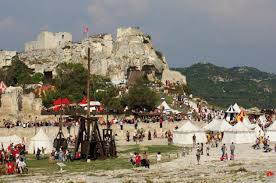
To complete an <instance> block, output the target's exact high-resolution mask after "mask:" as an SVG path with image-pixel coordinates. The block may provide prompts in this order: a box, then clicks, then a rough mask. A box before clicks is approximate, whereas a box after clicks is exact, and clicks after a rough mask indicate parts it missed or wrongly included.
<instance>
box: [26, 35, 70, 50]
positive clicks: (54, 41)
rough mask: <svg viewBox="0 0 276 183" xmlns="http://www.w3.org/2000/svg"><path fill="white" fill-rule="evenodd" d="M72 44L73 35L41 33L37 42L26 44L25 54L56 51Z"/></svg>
mask: <svg viewBox="0 0 276 183" xmlns="http://www.w3.org/2000/svg"><path fill="white" fill-rule="evenodd" d="M69 42H72V34H71V33H69V32H47V31H43V32H41V33H40V34H39V35H38V36H37V39H36V40H35V41H31V42H28V43H25V52H30V51H35V50H47V49H55V48H58V47H61V46H64V45H65V44H67V43H69Z"/></svg>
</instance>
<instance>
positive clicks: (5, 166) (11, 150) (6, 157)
mask: <svg viewBox="0 0 276 183" xmlns="http://www.w3.org/2000/svg"><path fill="white" fill-rule="evenodd" d="M25 152H26V151H25V145H24V144H16V145H14V144H13V143H11V144H10V145H9V146H8V147H7V149H4V147H3V144H2V148H1V150H0V169H1V171H0V174H7V175H10V174H14V173H19V174H22V173H27V172H28V169H27V164H26V156H25Z"/></svg>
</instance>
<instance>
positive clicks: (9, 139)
mask: <svg viewBox="0 0 276 183" xmlns="http://www.w3.org/2000/svg"><path fill="white" fill-rule="evenodd" d="M11 143H13V144H14V145H16V144H20V143H22V139H21V138H20V137H18V136H17V135H12V136H3V137H0V144H3V147H4V148H5V149H6V148H7V147H8V146H9V145H10V144H11Z"/></svg>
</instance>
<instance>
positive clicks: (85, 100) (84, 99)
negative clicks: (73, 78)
mask: <svg viewBox="0 0 276 183" xmlns="http://www.w3.org/2000/svg"><path fill="white" fill-rule="evenodd" d="M79 104H87V99H86V98H85V97H84V98H83V99H82V101H81V102H80V103H79Z"/></svg>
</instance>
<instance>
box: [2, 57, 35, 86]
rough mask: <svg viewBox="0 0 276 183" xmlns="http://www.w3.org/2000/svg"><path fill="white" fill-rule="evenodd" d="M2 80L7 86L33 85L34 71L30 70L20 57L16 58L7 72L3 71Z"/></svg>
mask: <svg viewBox="0 0 276 183" xmlns="http://www.w3.org/2000/svg"><path fill="white" fill-rule="evenodd" d="M0 72H1V77H2V78H1V79H2V80H4V81H5V82H6V84H7V85H11V86H16V85H25V84H31V83H32V77H31V76H32V74H33V71H32V69H30V68H28V67H27V66H26V65H25V64H24V63H23V62H22V61H21V60H19V58H18V56H14V57H13V59H12V64H11V66H10V67H8V68H7V69H6V70H4V69H1V71H0Z"/></svg>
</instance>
